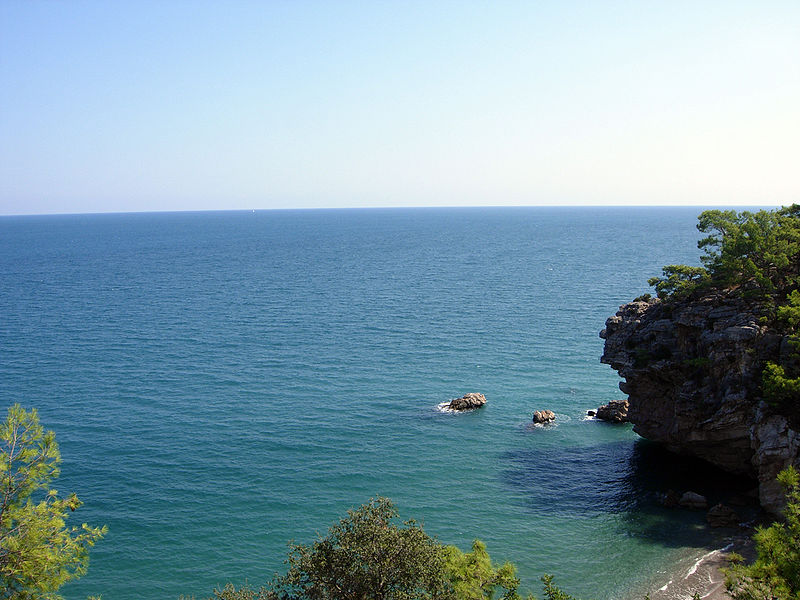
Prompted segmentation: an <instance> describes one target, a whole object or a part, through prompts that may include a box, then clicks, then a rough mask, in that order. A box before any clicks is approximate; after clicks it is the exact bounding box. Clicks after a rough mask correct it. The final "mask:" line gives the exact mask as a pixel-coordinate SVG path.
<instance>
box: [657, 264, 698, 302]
mask: <svg viewBox="0 0 800 600" xmlns="http://www.w3.org/2000/svg"><path fill="white" fill-rule="evenodd" d="M661 273H662V277H651V278H650V279H648V280H647V284H648V285H651V286H653V287H654V288H655V290H656V293H657V294H658V297H659V298H666V297H668V296H669V297H675V298H677V297H683V296H685V295H687V294H689V293H690V292H692V291H693V290H695V289H697V288H698V287H699V286H700V285H702V284H704V283H706V282H708V280H709V275H708V271H706V269H704V268H703V267H689V266H687V265H667V266H666V267H664V268H663V269H661Z"/></svg>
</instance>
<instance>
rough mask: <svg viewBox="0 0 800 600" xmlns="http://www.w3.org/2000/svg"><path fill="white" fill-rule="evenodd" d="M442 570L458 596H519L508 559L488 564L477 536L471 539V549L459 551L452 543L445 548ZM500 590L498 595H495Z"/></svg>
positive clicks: (472, 599)
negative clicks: (499, 563) (475, 538)
mask: <svg viewBox="0 0 800 600" xmlns="http://www.w3.org/2000/svg"><path fill="white" fill-rule="evenodd" d="M445 571H446V573H447V578H448V580H449V581H450V584H451V585H452V588H453V592H454V594H455V597H456V598H458V599H459V600H482V599H484V598H485V599H486V600H491V599H492V598H495V597H498V598H502V599H503V600H519V598H520V596H519V594H518V593H517V588H518V587H519V579H518V578H517V576H516V568H515V567H514V565H512V564H511V563H509V562H506V563H504V564H503V565H500V566H497V565H492V560H491V558H489V553H488V552H487V551H486V545H485V544H484V543H483V542H481V541H480V540H475V541H474V542H472V552H469V553H464V552H461V550H459V549H458V548H456V547H455V546H447V547H446V548H445ZM496 592H500V596H495V593H496Z"/></svg>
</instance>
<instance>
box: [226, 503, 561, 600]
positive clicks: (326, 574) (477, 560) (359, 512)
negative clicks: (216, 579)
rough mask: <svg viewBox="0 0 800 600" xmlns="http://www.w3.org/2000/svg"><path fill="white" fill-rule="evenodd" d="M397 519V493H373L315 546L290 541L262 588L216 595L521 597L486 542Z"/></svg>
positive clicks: (511, 570) (247, 598) (288, 599)
mask: <svg viewBox="0 0 800 600" xmlns="http://www.w3.org/2000/svg"><path fill="white" fill-rule="evenodd" d="M396 520H397V510H396V509H395V507H394V504H392V501H391V500H389V499H388V498H373V499H371V500H370V501H369V502H368V503H367V504H364V505H362V506H360V507H359V508H357V509H355V510H351V511H349V512H348V513H347V516H346V517H345V518H343V519H341V520H340V521H339V522H338V523H336V524H335V525H333V526H332V527H331V528H330V529H329V530H328V535H327V536H325V537H323V538H320V539H318V540H317V541H316V542H314V544H312V545H311V546H308V545H305V544H290V545H289V546H290V552H289V558H288V559H287V561H286V562H287V564H288V565H289V568H288V570H287V572H286V574H285V575H278V576H275V577H274V578H273V580H272V582H270V584H269V585H267V586H262V587H261V588H259V589H258V590H256V589H254V588H252V587H250V586H249V585H245V586H244V587H241V588H238V589H237V588H236V587H235V586H233V585H231V584H228V585H226V586H225V587H224V588H222V589H216V590H214V600H301V599H303V600H493V599H498V600H499V599H503V600H522V598H521V597H520V595H519V594H518V593H517V588H518V587H519V579H517V576H516V569H515V567H514V565H512V564H511V563H504V564H502V565H499V566H498V565H494V564H492V560H491V558H489V553H488V552H487V551H486V546H485V544H483V542H481V541H479V540H475V541H474V542H473V544H472V552H468V553H464V552H461V550H459V549H458V548H456V547H455V546H442V545H441V544H440V543H439V542H437V541H436V540H435V539H434V538H432V537H430V536H429V535H428V534H426V533H425V532H424V531H423V529H422V527H421V526H420V525H418V524H417V523H416V522H415V521H406V522H405V523H402V524H398V523H397V522H396ZM527 600H533V598H532V596H529V597H528V599H527ZM553 600H571V599H570V598H569V597H565V598H563V599H553Z"/></svg>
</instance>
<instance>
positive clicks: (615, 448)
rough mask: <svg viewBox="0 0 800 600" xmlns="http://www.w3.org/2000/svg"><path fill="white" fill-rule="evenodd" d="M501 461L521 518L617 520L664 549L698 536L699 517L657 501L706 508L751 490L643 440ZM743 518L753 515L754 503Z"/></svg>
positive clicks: (533, 452)
mask: <svg viewBox="0 0 800 600" xmlns="http://www.w3.org/2000/svg"><path fill="white" fill-rule="evenodd" d="M502 459H503V461H504V464H505V465H506V469H504V470H503V471H502V473H501V478H502V481H503V483H504V484H505V485H507V486H509V487H510V488H512V489H513V490H514V491H515V492H516V493H517V494H519V495H520V496H521V497H522V502H523V504H524V506H525V509H526V510H527V511H529V512H531V513H534V514H537V515H559V516H564V517H571V516H573V517H574V516H575V515H580V516H582V517H592V516H599V515H603V514H613V515H618V516H619V517H620V525H621V526H622V527H623V528H624V529H630V530H631V532H632V533H633V532H634V531H635V535H638V536H643V537H647V538H650V539H653V541H658V542H660V543H665V544H669V545H673V544H674V545H686V544H687V542H688V541H689V539H688V537H693V536H694V535H695V533H692V532H691V531H689V530H692V529H693V530H697V529H701V528H702V529H705V527H704V523H705V511H697V512H693V511H689V510H686V509H681V508H675V509H668V508H665V507H664V506H662V504H661V503H660V502H659V499H658V495H659V493H663V492H665V491H667V490H669V489H672V490H675V491H677V492H679V493H682V492H684V491H688V490H691V491H694V492H697V493H699V494H702V495H704V496H706V497H707V498H708V501H709V506H713V505H714V504H716V503H717V502H724V501H727V500H729V499H730V498H731V497H733V496H737V497H741V496H742V495H743V494H745V493H746V492H748V491H749V490H751V489H753V487H754V486H755V485H756V484H755V482H754V481H752V480H748V479H745V478H742V477H738V476H734V475H730V474H728V473H725V472H723V471H720V470H719V469H717V468H715V467H713V466H712V465H710V464H708V463H706V462H704V461H701V460H699V459H695V458H689V457H685V456H679V455H676V454H673V453H671V452H668V451H667V450H665V449H664V448H663V447H662V446H660V445H659V444H656V443H654V442H649V441H647V440H643V439H639V440H635V441H618V442H610V443H606V444H600V445H595V446H588V447H563V448H552V447H551V448H541V449H526V450H517V451H512V452H507V453H505V454H504V455H503V457H502ZM747 512H749V513H754V512H755V503H753V507H751V508H750V509H748V511H747ZM676 526H680V527H679V528H680V529H681V530H685V531H684V532H683V533H685V535H683V534H681V532H679V531H676ZM687 536H688V537H687ZM695 541H696V540H695Z"/></svg>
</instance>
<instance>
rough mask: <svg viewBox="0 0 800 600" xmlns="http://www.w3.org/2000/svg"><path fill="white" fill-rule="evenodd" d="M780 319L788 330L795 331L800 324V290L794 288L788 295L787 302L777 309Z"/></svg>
mask: <svg viewBox="0 0 800 600" xmlns="http://www.w3.org/2000/svg"><path fill="white" fill-rule="evenodd" d="M776 314H777V317H778V320H779V321H781V322H782V323H783V324H784V326H785V327H786V329H787V331H789V332H792V333H795V332H797V331H798V326H800V290H792V292H791V293H790V294H789V295H788V296H787V297H786V304H785V305H783V306H779V307H778V308H777V310H776Z"/></svg>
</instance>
